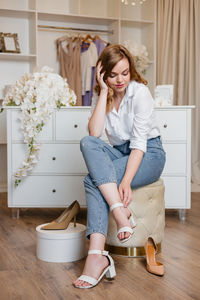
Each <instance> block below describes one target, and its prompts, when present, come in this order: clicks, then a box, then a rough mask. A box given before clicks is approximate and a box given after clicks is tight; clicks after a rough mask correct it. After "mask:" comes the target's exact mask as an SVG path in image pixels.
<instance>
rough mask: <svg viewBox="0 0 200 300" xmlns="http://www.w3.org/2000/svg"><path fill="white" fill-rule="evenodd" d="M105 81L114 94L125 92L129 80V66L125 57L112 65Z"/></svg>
mask: <svg viewBox="0 0 200 300" xmlns="http://www.w3.org/2000/svg"><path fill="white" fill-rule="evenodd" d="M106 81H107V84H108V85H109V87H110V88H112V89H113V91H114V93H115V94H117V93H122V92H125V89H126V87H127V86H128V84H129V82H130V66H129V61H128V59H127V58H125V57H124V58H122V59H121V60H120V61H119V62H118V63H117V64H116V65H115V66H114V68H113V69H112V71H111V73H110V75H109V76H108V78H107V80H106Z"/></svg>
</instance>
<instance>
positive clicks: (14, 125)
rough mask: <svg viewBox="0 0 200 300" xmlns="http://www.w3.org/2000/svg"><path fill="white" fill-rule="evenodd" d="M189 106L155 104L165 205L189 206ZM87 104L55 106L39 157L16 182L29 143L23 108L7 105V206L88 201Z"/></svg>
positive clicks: (33, 205)
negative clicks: (82, 145)
mask: <svg viewBox="0 0 200 300" xmlns="http://www.w3.org/2000/svg"><path fill="white" fill-rule="evenodd" d="M191 109H192V107H189V106H172V107H169V108H159V109H158V108H157V109H156V113H157V119H158V122H159V125H160V129H161V135H162V140H163V145H164V149H165V151H166V154H167V161H166V165H165V168H164V171H163V174H162V178H163V179H164V182H165V186H166V193H165V202H166V208H174V209H180V210H181V211H180V212H182V214H181V215H180V216H182V217H183V218H184V214H183V212H184V211H183V210H184V209H188V208H190V177H191V171H190V170H191ZM89 110H90V109H89V107H72V108H66V109H61V110H59V111H58V110H55V111H54V113H53V115H52V117H51V119H50V121H49V122H48V124H46V125H45V126H44V128H43V131H42V133H41V136H40V141H41V142H42V146H41V150H40V161H39V163H38V165H37V166H36V167H35V168H34V170H33V171H32V172H31V173H30V175H29V176H28V177H26V178H24V179H23V180H22V182H21V183H20V184H19V186H18V187H17V188H15V187H14V179H13V175H14V173H15V171H16V170H17V169H18V168H19V167H20V165H21V163H22V161H23V160H24V158H25V153H26V147H27V146H26V145H25V144H24V143H23V133H22V131H21V129H20V121H19V120H18V117H19V115H20V114H21V112H20V109H19V108H8V109H7V144H8V146H7V152H8V153H7V157H8V205H9V207H15V208H20V207H66V206H68V205H69V204H70V203H71V202H72V201H74V200H78V201H79V203H80V204H81V206H82V207H84V206H86V201H85V192H84V186H83V178H84V176H85V175H86V174H87V169H86V166H85V163H84V160H83V158H82V154H81V152H80V148H79V143H80V139H81V138H82V137H84V136H85V135H88V132H87V122H88V115H89Z"/></svg>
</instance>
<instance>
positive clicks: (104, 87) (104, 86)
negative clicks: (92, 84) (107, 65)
mask: <svg viewBox="0 0 200 300" xmlns="http://www.w3.org/2000/svg"><path fill="white" fill-rule="evenodd" d="M101 70H102V65H101V62H99V63H98V65H97V70H96V72H97V81H98V84H99V86H100V89H101V90H106V91H107V90H108V86H107V84H106V83H105V81H104V80H103V76H104V74H105V72H103V73H101Z"/></svg>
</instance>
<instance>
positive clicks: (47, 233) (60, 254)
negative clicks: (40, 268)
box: [36, 223, 86, 262]
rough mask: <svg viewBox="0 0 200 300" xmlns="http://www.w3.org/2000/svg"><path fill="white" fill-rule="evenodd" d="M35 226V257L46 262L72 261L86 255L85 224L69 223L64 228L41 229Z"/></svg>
mask: <svg viewBox="0 0 200 300" xmlns="http://www.w3.org/2000/svg"><path fill="white" fill-rule="evenodd" d="M44 225H46V224H41V225H39V226H37V227H36V233H37V248H36V254H37V257H38V258H39V259H41V260H44V261H48V262H72V261H76V260H79V259H82V258H83V257H85V256H86V237H85V233H86V226H85V225H83V224H79V223H76V227H74V223H70V224H69V226H68V228H67V229H64V230H42V229H41V227H43V226H44Z"/></svg>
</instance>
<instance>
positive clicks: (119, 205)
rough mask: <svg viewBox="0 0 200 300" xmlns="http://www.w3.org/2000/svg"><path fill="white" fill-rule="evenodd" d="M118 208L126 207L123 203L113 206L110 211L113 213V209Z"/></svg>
mask: <svg viewBox="0 0 200 300" xmlns="http://www.w3.org/2000/svg"><path fill="white" fill-rule="evenodd" d="M117 207H124V205H123V204H122V203H121V202H117V203H114V204H113V205H111V207H110V211H113V209H115V208H117Z"/></svg>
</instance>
